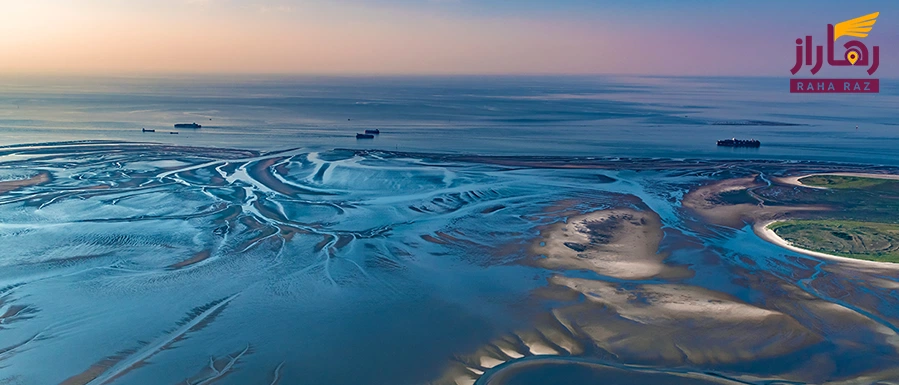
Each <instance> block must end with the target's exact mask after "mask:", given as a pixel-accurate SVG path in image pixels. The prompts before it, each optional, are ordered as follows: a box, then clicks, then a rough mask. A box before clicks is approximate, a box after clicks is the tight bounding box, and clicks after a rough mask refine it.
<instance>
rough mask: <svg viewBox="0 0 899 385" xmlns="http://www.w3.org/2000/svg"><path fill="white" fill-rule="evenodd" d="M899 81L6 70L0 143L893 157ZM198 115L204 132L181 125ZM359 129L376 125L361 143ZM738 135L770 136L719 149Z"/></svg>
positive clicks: (888, 160) (0, 95)
mask: <svg viewBox="0 0 899 385" xmlns="http://www.w3.org/2000/svg"><path fill="white" fill-rule="evenodd" d="M897 84H899V81H895V82H891V81H890V80H889V79H883V80H882V87H881V88H882V89H881V92H880V93H879V94H828V95H809V94H791V93H789V92H788V78H787V77H781V78H763V77H758V78H756V77H734V78H726V77H647V76H644V77H634V76H530V77H521V76H491V77H479V76H441V77H424V76H422V77H311V76H306V77H275V76H257V77H251V76H245V75H244V76H234V77H225V76H215V77H213V76H200V77H198V76H193V77H190V76H185V77H158V78H152V77H119V78H102V77H83V78H73V77H52V76H49V77H48V76H43V77H36V76H22V77H10V76H7V77H0V145H11V144H22V143H39V142H58V141H70V140H122V141H134V142H155V143H169V144H177V145H189V146H208V147H228V148H239V149H254V150H261V151H277V150H285V149H292V148H304V149H308V150H310V151H320V150H328V149H334V148H346V149H379V150H390V151H406V152H425V153H432V152H440V153H457V154H478V155H504V156H506V155H516V156H579V157H640V158H657V157H659V158H675V159H679V158H703V159H771V160H821V161H832V162H851V163H864V164H884V165H899V151H896V149H897V148H899V115H897V113H896V106H897V105H899V85H897ZM193 122H196V123H198V124H200V125H202V126H203V127H202V129H197V130H191V129H177V130H176V129H174V128H173V125H174V124H175V123H193ZM141 128H147V129H155V130H156V132H155V133H153V134H150V133H142V131H141ZM365 129H379V130H380V131H382V134H381V135H379V136H378V137H377V138H375V139H374V140H356V138H355V134H356V133H360V132H363V131H364V130H365ZM170 132H178V135H177V136H175V135H173V134H170ZM728 138H741V139H757V140H760V141H761V143H762V147H761V148H759V149H734V148H718V147H717V146H716V141H717V140H719V139H728Z"/></svg>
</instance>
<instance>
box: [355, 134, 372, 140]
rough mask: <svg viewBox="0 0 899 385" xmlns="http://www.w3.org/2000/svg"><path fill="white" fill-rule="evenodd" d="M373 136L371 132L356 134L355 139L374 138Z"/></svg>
mask: <svg viewBox="0 0 899 385" xmlns="http://www.w3.org/2000/svg"><path fill="white" fill-rule="evenodd" d="M374 138H375V136H374V135H372V134H356V139H374Z"/></svg>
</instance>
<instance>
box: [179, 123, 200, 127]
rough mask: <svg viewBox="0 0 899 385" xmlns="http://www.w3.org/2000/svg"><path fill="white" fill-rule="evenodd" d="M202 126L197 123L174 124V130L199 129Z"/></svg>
mask: <svg viewBox="0 0 899 385" xmlns="http://www.w3.org/2000/svg"><path fill="white" fill-rule="evenodd" d="M201 127H203V126H201V125H199V124H197V123H178V124H175V128H201Z"/></svg>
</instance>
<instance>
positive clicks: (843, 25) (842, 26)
mask: <svg viewBox="0 0 899 385" xmlns="http://www.w3.org/2000/svg"><path fill="white" fill-rule="evenodd" d="M877 16H880V12H874V13H869V14H867V15H864V16H859V17H856V18H854V19H851V20H846V21H843V22H840V23H837V25H835V26H834V27H833V41H837V39H839V38H840V36H852V37H860V38H865V37H868V32H870V31H871V27H873V26H874V23H876V22H877Z"/></svg>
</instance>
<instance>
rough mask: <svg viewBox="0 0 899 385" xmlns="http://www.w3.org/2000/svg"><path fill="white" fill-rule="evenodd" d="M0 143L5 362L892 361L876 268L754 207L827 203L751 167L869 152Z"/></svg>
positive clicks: (394, 371) (897, 358)
mask: <svg viewBox="0 0 899 385" xmlns="http://www.w3.org/2000/svg"><path fill="white" fill-rule="evenodd" d="M0 167H3V168H7V169H9V170H16V173H17V175H18V174H21V175H30V176H28V177H27V178H24V179H21V178H20V179H17V180H16V181H15V182H10V181H5V182H0V183H6V184H0V186H4V190H3V191H2V192H0V218H3V220H2V221H0V250H4V253H2V255H0V266H2V269H0V383H3V382H4V381H6V382H11V383H15V382H14V381H18V382H21V383H38V384H43V383H48V384H52V383H66V384H102V383H110V384H117V383H123V384H126V383H127V384H154V385H155V384H160V383H164V384H165V383H171V384H177V383H191V384H198V383H216V384H247V383H261V384H278V383H281V384H299V383H309V384H330V383H332V384H348V383H352V384H367V383H370V384H384V383H397V384H425V383H440V384H471V383H475V382H479V383H491V384H521V383H525V384H526V383H527V382H521V381H526V380H527V379H528V378H539V376H541V375H549V376H564V375H566V373H567V375H575V377H577V376H581V377H579V378H582V379H593V378H595V379H597V380H598V379H603V378H605V379H621V380H622V381H625V380H630V381H644V380H645V381H658V382H654V383H662V384H664V383H669V382H670V383H681V382H677V381H688V380H689V381H693V382H696V383H733V382H738V383H771V382H768V381H775V382H773V383H777V382H776V381H792V382H797V383H822V382H828V381H830V382H838V383H853V381H856V382H858V381H860V383H876V382H877V381H887V380H891V379H894V378H897V377H899V376H897V370H896V369H895V368H897V367H899V354H897V347H899V334H897V330H899V329H897V327H896V326H895V325H899V310H896V309H899V306H896V305H897V304H899V303H897V299H896V297H895V291H896V289H897V288H899V279H897V278H896V276H895V274H893V270H891V269H883V268H879V267H878V266H876V265H871V264H848V263H844V262H843V261H840V260H833V259H827V258H818V257H816V256H811V255H804V254H801V253H796V252H794V251H792V250H789V249H786V248H783V247H779V246H777V245H774V244H771V243H768V242H766V241H765V240H764V239H761V238H759V237H758V236H757V235H756V234H755V233H754V232H753V230H752V228H751V225H750V224H751V223H754V222H755V223H757V222H758V221H762V220H770V219H778V218H782V217H786V216H789V215H794V214H795V213H801V212H818V211H821V210H826V209H830V208H827V207H817V206H806V207H786V206H764V205H759V204H758V202H755V201H753V198H752V194H754V193H755V192H757V191H761V190H762V189H769V188H777V189H780V190H777V191H776V192H777V193H784V194H787V193H795V191H793V190H789V189H790V188H794V187H786V186H784V185H782V184H777V183H776V182H775V185H769V184H768V183H767V182H766V181H771V180H774V178H779V177H785V176H788V175H795V174H802V173H810V172H836V171H834V170H835V169H836V168H837V167H840V170H842V172H864V171H865V170H864V169H863V168H856V169H854V168H852V167H849V166H846V165H839V166H835V165H826V164H796V163H789V164H787V163H784V164H781V163H777V162H703V161H675V160H659V159H653V160H648V159H647V160H639V159H629V160H621V159H618V160H605V159H585V158H572V159H562V158H552V159H549V158H544V159H539V158H483V157H475V156H454V155H431V154H406V153H391V152H367V151H349V150H334V151H329V152H322V153H305V152H302V151H297V150H293V151H284V152H278V153H254V152H247V151H239V150H228V149H207V148H185V147H171V146H156V145H149V144H133V143H131V144H126V143H122V144H117V143H90V142H88V143H77V144H67V143H61V144H48V145H35V146H17V147H6V148H0ZM42 175H43V176H42ZM722 194H723V195H722ZM727 194H735V195H733V196H730V195H728V197H729V198H728V197H723V196H724V195H727ZM734 196H735V197H737V198H734ZM728 199H736V200H735V201H734V202H731V203H728V202H726V201H727V200H728ZM60 357H65V359H60ZM47 362H53V363H54V364H53V365H52V367H51V368H49V369H48V366H47ZM666 381H669V382H666ZM704 381H705V382H704ZM634 383H639V382H634Z"/></svg>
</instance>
